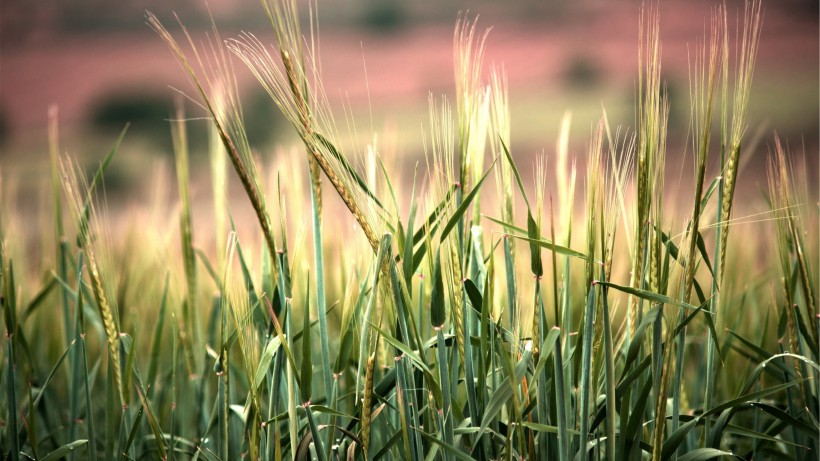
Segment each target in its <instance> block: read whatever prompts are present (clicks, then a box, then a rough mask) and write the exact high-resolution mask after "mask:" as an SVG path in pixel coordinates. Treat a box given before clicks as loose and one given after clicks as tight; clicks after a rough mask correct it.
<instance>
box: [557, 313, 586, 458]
mask: <svg viewBox="0 0 820 461" xmlns="http://www.w3.org/2000/svg"><path fill="white" fill-rule="evenodd" d="M555 328H557V327H555ZM554 364H555V405H556V407H557V409H558V459H560V460H563V461H568V460H570V459H571V457H570V450H571V446H570V440H569V430H568V429H569V426H568V425H567V411H566V400H565V398H566V397H565V396H564V386H565V382H564V359H563V354H562V352H561V337H560V336H559V337H557V338H556V339H555V359H554ZM584 420H585V419H584ZM584 420H582V422H583V421H584ZM581 439H582V443H586V441H585V439H586V438H585V437H582V438H581ZM582 449H583V446H582Z"/></svg>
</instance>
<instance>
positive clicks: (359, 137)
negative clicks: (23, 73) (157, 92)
mask: <svg viewBox="0 0 820 461" xmlns="http://www.w3.org/2000/svg"><path fill="white" fill-rule="evenodd" d="M315 7H317V5H316V4H315V3H313V2H307V3H306V2H297V1H296V0H262V2H261V5H260V6H259V13H258V14H259V17H260V18H264V19H265V21H266V22H267V23H268V25H267V27H268V28H269V29H268V32H269V34H270V35H269V36H266V37H270V39H268V38H265V39H261V38H258V36H257V35H254V34H252V33H249V32H245V33H240V34H237V35H231V36H226V35H222V34H220V32H219V22H218V21H216V20H214V21H213V22H214V25H213V28H212V29H211V30H210V31H209V33H208V34H207V35H200V34H197V33H194V32H190V31H189V30H188V29H187V28H186V27H185V18H184V17H182V16H181V17H179V18H177V17H174V16H172V15H170V14H159V13H158V14H157V15H154V14H152V13H150V12H148V13H147V14H146V21H147V23H148V25H149V26H150V28H151V29H152V30H153V32H155V39H156V41H157V43H161V44H163V46H164V47H166V48H167V50H165V52H167V53H168V54H169V55H170V56H172V57H173V59H174V60H175V61H176V62H177V63H178V64H179V66H178V69H175V70H176V71H177V72H179V75H181V76H183V77H184V78H185V79H186V81H187V86H185V87H180V88H179V90H178V93H179V97H178V99H177V101H176V109H175V111H174V112H173V113H171V114H168V116H167V118H168V123H167V130H166V132H164V133H162V135H157V136H158V138H157V139H155V140H153V142H154V143H162V142H165V140H166V137H167V143H168V144H169V149H172V151H173V157H172V158H171V157H169V158H165V159H162V160H161V161H157V162H154V165H153V166H151V167H146V166H144V165H137V163H135V162H134V161H133V160H132V159H129V156H128V155H124V154H123V152H124V151H128V150H129V149H139V148H141V147H142V146H147V145H149V143H150V142H151V140H150V139H149V140H146V139H144V134H145V133H143V138H140V139H136V140H132V138H131V137H129V129H130V128H129V125H128V124H124V126H122V127H121V132H120V133H119V135H118V136H116V137H114V138H113V139H110V140H109V144H108V148H107V150H106V153H105V156H104V157H103V159H102V161H100V162H98V163H97V164H95V165H93V167H89V166H88V165H87V164H86V163H84V162H83V161H82V160H83V158H81V157H82V155H80V156H77V155H71V154H68V153H66V150H67V148H66V145H65V140H64V138H63V137H61V122H60V117H59V113H58V111H57V109H56V108H55V109H53V110H51V111H50V113H49V121H48V130H47V136H46V139H45V140H44V141H43V142H46V141H47V143H48V149H47V150H48V152H49V157H48V159H49V160H48V162H42V165H37V166H36V167H35V166H29V167H28V168H22V167H21V166H20V164H17V165H10V164H9V163H8V162H9V160H8V158H9V157H3V161H4V163H2V164H0V304H1V305H2V310H3V316H2V329H3V332H4V335H3V337H2V339H0V383H1V384H0V452H2V457H3V459H11V460H32V459H33V460H43V461H54V460H59V459H68V460H80V459H82V460H85V459H88V460H109V459H120V460H143V459H161V460H171V459H174V460H176V459H179V460H207V461H214V460H223V461H227V460H244V459H247V460H265V461H268V460H275V461H281V460H293V461H299V460H319V461H332V460H365V461H375V460H413V461H421V460H424V461H433V460H442V461H455V460H479V461H489V460H508V461H512V460H539V461H545V460H553V459H557V460H568V461H569V460H596V461H597V460H608V461H615V460H649V459H651V460H653V461H659V460H678V461H695V460H709V459H732V458H735V459H741V460H761V459H776V460H780V459H792V460H816V459H818V454H820V384H819V383H818V379H820V364H818V363H819V362H820V361H819V360H818V358H819V357H820V333H819V332H818V330H820V312H818V298H817V296H818V294H819V293H818V289H819V288H820V282H819V281H818V273H817V270H818V262H820V258H818V255H819V254H820V237H819V233H820V226H819V225H818V204H820V201H818V200H820V199H819V198H818V171H817V168H818V161H817V152H813V151H812V150H813V149H816V145H815V144H814V141H813V140H816V139H817V132H814V133H809V134H808V139H809V144H808V145H807V144H806V142H805V139H785V138H781V136H780V135H778V134H777V133H776V132H773V131H772V130H768V129H767V128H766V126H765V125H763V124H762V123H761V120H758V119H755V117H764V116H765V114H760V110H759V108H758V109H757V110H750V103H749V101H750V98H751V97H752V96H751V95H752V94H753V92H754V91H756V90H757V89H758V86H759V85H758V83H756V82H757V81H756V79H755V65H756V60H757V57H758V51H759V49H760V43H761V30H762V28H763V27H764V25H765V14H764V5H763V3H762V1H761V0H748V1H746V2H742V3H740V2H736V3H733V4H732V5H731V6H727V5H726V4H722V5H717V6H715V7H714V8H712V9H711V10H709V9H707V10H706V11H703V22H702V23H698V24H699V25H698V26H697V27H700V29H698V30H697V31H695V32H700V34H701V35H700V38H699V39H698V40H697V41H696V42H694V43H692V44H691V46H690V47H689V49H688V56H687V62H688V67H687V73H688V83H687V84H686V85H683V86H681V85H677V86H675V87H674V90H673V88H672V87H671V86H670V85H668V82H667V80H666V78H665V73H664V72H663V62H664V51H663V50H664V48H663V43H662V40H661V36H662V32H661V31H662V29H663V27H664V24H663V22H662V21H661V20H660V18H661V11H662V10H663V8H664V6H663V4H662V2H651V1H650V2H647V3H646V4H645V5H644V6H643V7H642V8H640V9H637V8H636V9H635V12H636V18H635V24H636V27H637V28H638V34H637V36H638V41H637V42H636V43H635V47H636V49H635V53H634V55H635V57H636V60H635V61H633V62H630V63H628V65H629V66H633V68H634V69H636V71H637V74H636V78H635V83H634V91H633V93H634V94H632V95H631V99H628V98H623V97H618V98H617V101H618V102H617V104H615V105H614V107H608V106H607V105H606V104H600V105H599V104H597V103H595V104H590V103H589V101H590V100H595V101H597V100H599V99H600V98H601V97H600V96H596V95H595V94H589V93H590V92H591V91H593V89H594V88H596V87H594V86H593V87H589V86H586V87H585V86H583V85H582V86H580V87H578V88H576V89H575V90H574V91H571V92H568V93H567V95H565V96H563V97H562V98H561V106H562V107H563V106H565V105H566V106H569V107H572V104H573V100H578V99H583V100H584V101H586V102H584V104H583V105H584V108H585V109H584V110H583V111H582V112H580V113H578V112H575V113H570V112H566V113H561V115H559V116H557V117H556V119H557V120H559V122H558V123H557V124H556V126H553V127H547V128H545V127H542V126H536V124H535V123H533V122H532V119H530V122H524V123H523V124H522V126H520V127H519V125H517V124H516V119H515V118H513V117H512V116H511V110H510V106H511V102H510V101H511V97H510V95H511V88H510V86H511V85H512V84H513V83H512V82H511V80H510V79H509V78H508V76H507V73H506V71H505V66H504V63H501V62H498V63H497V62H492V63H489V62H487V60H486V59H485V49H486V46H488V43H489V42H490V41H492V40H493V35H492V34H489V29H488V26H489V25H485V24H484V23H483V22H482V21H479V20H478V19H477V16H476V15H475V14H473V13H466V12H465V13H460V14H458V16H457V17H455V18H453V19H454V20H455V27H454V33H453V41H452V62H453V68H454V75H453V87H454V89H455V91H454V92H453V93H452V95H451V96H444V95H441V94H439V92H438V90H437V89H432V91H431V92H430V94H429V97H428V99H427V101H426V104H423V102H417V103H416V104H415V105H414V106H413V107H412V108H410V109H408V110H407V111H406V113H404V114H403V115H402V116H401V117H399V118H398V119H396V123H398V124H400V125H401V126H400V127H398V128H394V129H393V131H390V130H386V132H381V131H379V130H376V129H374V128H373V125H374V123H373V113H376V114H379V113H380V111H381V110H383V109H381V108H380V107H384V106H383V105H382V102H381V101H380V100H379V99H378V98H373V99H372V100H370V99H369V98H370V97H369V93H368V112H369V118H370V119H369V120H368V119H366V117H365V118H364V119H363V118H362V117H361V115H362V114H361V111H360V110H354V108H353V107H352V105H351V104H350V102H349V101H348V103H347V104H346V105H345V104H342V105H339V104H336V103H333V102H331V99H332V98H331V97H329V95H328V94H329V93H332V91H331V90H329V88H335V86H334V85H333V83H332V82H329V81H327V79H326V76H325V75H323V71H322V69H323V67H322V57H321V55H323V54H324V55H332V54H333V50H334V43H333V42H332V41H331V42H324V41H320V37H319V29H320V24H319V23H318V20H317V19H316V16H315V15H314V14H313V11H314V8H315ZM300 10H309V11H300ZM306 18H307V19H306ZM763 39H765V37H763ZM320 43H321V53H320V46H319V44H320ZM396 53H401V50H400V49H397V50H396ZM352 65H356V66H358V65H359V63H354V64H351V66H352ZM624 65H625V66H626V65H627V64H624ZM239 69H242V70H243V71H245V72H249V74H250V76H252V77H253V78H252V79H251V80H253V84H254V85H256V86H257V87H258V90H259V93H260V94H264V95H265V98H266V99H265V101H266V102H267V104H268V105H269V106H270V107H271V108H273V109H274V110H275V113H276V118H277V120H278V122H276V123H280V124H282V125H283V126H286V129H287V132H288V133H287V134H282V136H283V139H288V140H293V141H294V142H291V143H290V144H288V143H285V142H283V143H281V144H277V145H276V147H275V148H273V149H275V155H261V154H260V152H259V150H258V148H257V146H255V145H252V143H251V142H250V141H249V132H250V131H252V130H253V129H258V128H252V127H254V126H255V127H259V126H262V127H265V126H268V125H272V124H273V123H274V122H273V121H270V120H256V119H254V115H258V113H257V111H248V110H247V107H248V106H247V105H246V104H243V98H242V96H241V92H240V89H239V88H240V84H239V79H240V77H238V75H239V72H238V71H239ZM168 72H169V69H163V73H168ZM589 72H590V71H589V70H588V69H586V68H585V67H584V63H579V64H578V66H577V68H575V69H574V72H573V74H572V78H573V79H576V80H578V81H581V80H583V79H584V78H592V77H590V76H589ZM374 74H375V75H381V76H382V78H383V77H384V76H385V74H386V73H385V72H384V70H383V69H379V70H376V71H375V72H374ZM365 75H366V74H365ZM243 78H248V76H247V75H246V77H243ZM396 79H397V80H396V81H398V79H399V77H396ZM814 83H816V82H808V83H807V84H806V86H811V85H813V84H814ZM371 84H372V85H373V88H376V89H377V90H376V91H374V93H375V96H378V95H379V94H380V93H379V91H381V90H378V88H383V87H389V86H390V85H391V81H390V80H389V76H388V79H387V80H386V81H385V80H380V81H378V82H370V81H365V82H363V83H362V87H363V88H364V89H365V90H364V92H367V91H369V88H370V85H371ZM243 85H244V84H243ZM776 85H777V81H776V79H767V80H765V81H764V85H762V88H763V89H764V90H765V91H767V92H769V98H771V99H776V96H774V95H776V94H781V93H776V92H775V88H776ZM815 86H816V85H815ZM579 88H580V89H579ZM801 88H802V86H801V87H798V88H789V89H786V90H784V93H782V94H783V95H785V96H783V97H781V99H780V100H779V101H778V102H780V103H781V104H780V105H779V106H778V109H777V110H778V111H779V112H780V113H784V114H787V115H788V113H789V105H788V103H789V102H790V101H797V100H799V99H800V98H801V95H800V89H801ZM815 91H816V88H815ZM537 97H538V96H536V95H534V96H533V98H534V99H535V98H537ZM517 98H519V100H523V99H526V98H522V97H521V95H520V93H519V94H518V96H517ZM627 99H628V100H627ZM773 105H776V104H773ZM522 106H523V107H524V108H525V109H527V110H529V111H532V112H535V111H538V110H541V109H540V106H539V105H538V104H536V102H532V101H530V102H529V105H528V104H523V105H522ZM591 108H592V109H591ZM552 110H553V111H555V110H556V109H554V108H553V109H552ZM422 115H423V117H422ZM414 116H419V117H414ZM801 116H802V113H801V114H797V115H794V117H795V119H797V118H800V117H801ZM419 118H422V120H419ZM579 120H581V122H579ZM623 120H629V121H630V122H629V123H626V124H624V123H622V121H623ZM803 122H804V124H805V123H806V121H805V120H803ZM795 123H798V122H795ZM266 124H267V125H266ZM578 124H581V125H583V126H582V129H586V128H587V127H589V130H588V133H589V135H588V136H587V137H586V139H585V141H584V143H583V146H584V147H583V149H582V150H581V151H577V149H574V148H571V147H570V138H571V135H570V133H571V131H572V130H576V131H577V128H574V125H578ZM808 129H810V130H816V129H817V127H810V128H808ZM168 133H170V135H168ZM277 133H278V132H277ZM397 133H398V134H397ZM518 133H525V136H527V137H528V139H532V138H534V137H537V136H539V134H540V133H544V134H543V136H544V137H545V138H546V139H543V140H542V142H543V143H544V144H545V145H549V146H554V147H552V148H551V149H550V150H549V151H548V152H547V151H543V152H542V153H540V154H537V155H535V156H534V157H533V156H532V155H531V153H529V152H521V151H520V150H516V147H515V146H517V144H515V142H514V139H513V138H514V136H515V135H516V134H518ZM288 142H290V141H288ZM129 143H134V144H135V146H136V147H134V146H129ZM274 143H276V141H275V140H274ZM68 150H69V151H70V150H71V149H70V148H69V149H68ZM197 150H202V151H204V153H195V151H197ZM521 150H523V149H521ZM402 152H419V155H417V156H413V157H412V158H407V157H402V154H401V153H402ZM18 158H19V156H18ZM20 163H22V162H20ZM31 165H36V163H35V162H34V161H32V164H31ZM32 171H35V172H36V173H32ZM123 171H130V173H131V174H130V175H127V177H129V178H131V179H130V180H131V181H134V179H133V178H134V177H136V178H137V180H138V181H139V186H138V187H134V188H132V189H131V190H137V189H139V190H141V191H147V193H145V194H141V195H140V196H146V197H147V198H146V199H144V200H128V199H127V198H128V197H125V198H123V197H122V196H121V195H122V194H123V192H122V191H120V192H119V193H117V192H116V189H115V188H113V187H111V186H114V185H116V184H118V183H119V182H121V180H118V174H119V175H123V173H122V172H123ZM117 172H120V173H117ZM135 172H136V173H135ZM32 175H34V176H35V178H34V179H31V178H32ZM123 177H125V176H123ZM21 178H22V179H21ZM124 190H129V189H124ZM109 192H111V193H112V194H118V196H117V197H116V198H111V199H110V197H108V195H107V194H108V193H109ZM21 196H31V197H36V198H35V199H28V200H21ZM24 198H25V197H24ZM21 203H27V204H29V206H20V204H21Z"/></svg>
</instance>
